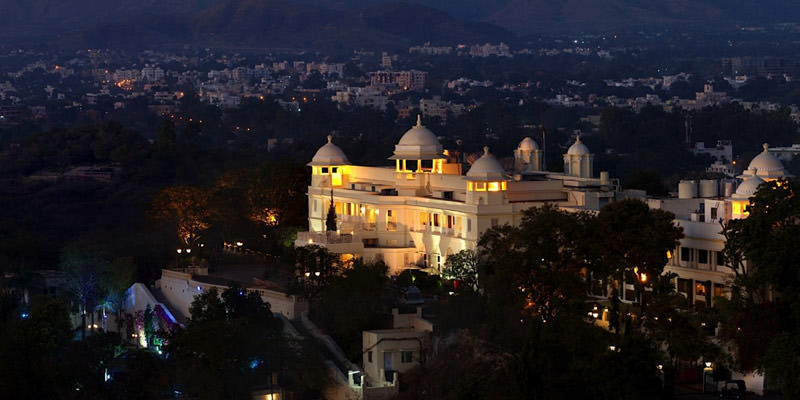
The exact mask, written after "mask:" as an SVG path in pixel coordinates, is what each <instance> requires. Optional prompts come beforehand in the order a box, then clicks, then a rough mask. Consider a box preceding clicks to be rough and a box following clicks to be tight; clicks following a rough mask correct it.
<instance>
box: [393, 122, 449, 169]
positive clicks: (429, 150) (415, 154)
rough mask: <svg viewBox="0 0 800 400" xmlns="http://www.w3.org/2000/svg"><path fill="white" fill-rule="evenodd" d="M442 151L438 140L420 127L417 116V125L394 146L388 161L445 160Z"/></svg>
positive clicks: (420, 123) (424, 128)
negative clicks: (392, 153)
mask: <svg viewBox="0 0 800 400" xmlns="http://www.w3.org/2000/svg"><path fill="white" fill-rule="evenodd" d="M442 151H443V149H442V144H441V143H439V139H438V138H436V135H434V134H433V132H431V131H430V130H429V129H428V128H426V127H425V126H424V125H422V121H421V118H420V116H419V115H417V124H416V125H414V126H413V127H412V128H411V129H409V130H407V131H406V133H404V134H403V136H402V137H401V138H400V141H399V142H397V144H396V145H395V146H394V155H393V156H392V157H389V159H390V160H397V159H407V160H433V159H439V158H445V157H444V155H442Z"/></svg>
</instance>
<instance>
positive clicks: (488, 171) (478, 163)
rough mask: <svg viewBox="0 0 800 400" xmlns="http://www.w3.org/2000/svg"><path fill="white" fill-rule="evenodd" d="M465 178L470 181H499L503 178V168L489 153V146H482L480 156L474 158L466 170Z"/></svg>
mask: <svg viewBox="0 0 800 400" xmlns="http://www.w3.org/2000/svg"><path fill="white" fill-rule="evenodd" d="M467 179H469V180H471V181H499V180H503V179H505V170H504V169H503V166H502V165H500V163H499V162H498V161H497V159H496V158H494V156H493V155H492V154H491V153H489V148H488V147H484V148H483V155H482V156H481V158H479V159H477V160H475V162H474V163H472V166H471V167H470V168H469V171H468V172H467Z"/></svg>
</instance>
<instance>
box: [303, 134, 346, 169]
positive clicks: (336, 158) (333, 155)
mask: <svg viewBox="0 0 800 400" xmlns="http://www.w3.org/2000/svg"><path fill="white" fill-rule="evenodd" d="M331 139H333V137H332V136H331V135H328V143H325V145H324V146H322V147H320V148H319V150H317V153H316V154H314V158H312V159H311V162H310V163H308V164H307V165H309V166H327V165H350V161H348V160H347V156H346V155H345V154H344V152H343V151H342V149H340V148H339V146H337V145H335V144H333V142H332V141H331Z"/></svg>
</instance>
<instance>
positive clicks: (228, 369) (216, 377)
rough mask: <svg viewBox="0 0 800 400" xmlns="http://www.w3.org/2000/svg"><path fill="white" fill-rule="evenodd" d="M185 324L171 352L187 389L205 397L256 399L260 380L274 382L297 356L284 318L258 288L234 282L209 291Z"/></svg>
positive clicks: (179, 381) (194, 305) (181, 383)
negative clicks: (277, 315)
mask: <svg viewBox="0 0 800 400" xmlns="http://www.w3.org/2000/svg"><path fill="white" fill-rule="evenodd" d="M190 312H191V314H192V317H191V319H190V321H189V322H188V324H187V325H186V328H185V329H179V330H178V331H177V332H176V333H175V335H174V336H173V337H172V338H170V340H169V345H168V346H167V352H168V353H169V356H170V359H171V360H172V361H173V362H174V367H175V368H176V370H175V371H176V373H177V374H176V375H177V376H176V382H177V384H178V385H179V387H180V388H181V390H182V391H184V393H187V394H188V395H190V396H191V397H194V398H199V399H218V398H234V399H245V398H250V396H251V394H250V392H251V390H252V388H253V386H254V385H257V384H263V383H265V382H272V374H273V373H277V372H280V371H281V370H282V369H283V368H284V366H286V365H288V360H290V359H291V356H290V347H288V346H287V343H286V340H285V338H284V337H283V335H282V333H281V326H282V324H281V321H280V320H279V319H277V318H275V317H274V316H273V315H272V311H271V310H270V305H269V303H265V302H263V301H262V300H261V297H260V296H259V295H258V294H257V293H255V292H248V291H247V290H245V289H243V288H241V287H235V286H234V287H231V288H229V289H226V290H225V291H224V292H222V293H221V294H220V293H219V292H217V291H216V290H215V289H212V290H209V291H206V292H204V293H202V294H200V295H199V296H197V298H196V299H195V301H194V302H192V305H191V308H190Z"/></svg>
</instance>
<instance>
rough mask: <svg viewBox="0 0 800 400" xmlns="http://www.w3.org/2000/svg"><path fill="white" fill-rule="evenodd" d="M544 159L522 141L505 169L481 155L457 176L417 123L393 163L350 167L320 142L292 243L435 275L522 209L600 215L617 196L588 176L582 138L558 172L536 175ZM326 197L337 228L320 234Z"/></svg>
mask: <svg viewBox="0 0 800 400" xmlns="http://www.w3.org/2000/svg"><path fill="white" fill-rule="evenodd" d="M542 159H543V157H542V151H541V150H540V149H539V147H538V145H537V144H536V142H534V141H533V140H532V139H531V138H527V137H526V138H525V139H524V140H522V142H521V143H520V144H519V146H518V148H517V149H516V150H515V151H514V168H513V171H506V170H505V169H504V168H503V167H502V165H501V164H500V162H499V161H498V160H497V159H495V157H494V156H493V155H492V154H491V153H490V152H489V149H488V148H484V151H483V155H482V156H481V157H480V158H479V159H477V160H476V161H475V162H474V163H473V164H472V166H471V167H470V169H469V171H467V173H466V175H465V174H463V173H462V170H461V163H460V162H455V161H452V160H451V159H450V158H449V157H448V154H447V152H446V151H444V149H443V148H442V145H441V143H439V140H438V139H437V137H436V135H434V134H433V132H431V131H430V130H428V129H427V128H426V127H424V126H423V125H422V124H421V122H420V120H419V118H418V119H417V124H416V125H415V126H414V127H412V128H411V129H409V130H408V131H407V132H406V133H405V134H404V135H403V136H402V137H401V138H400V141H399V142H398V143H397V145H395V148H394V154H393V155H392V156H391V157H389V160H392V161H393V164H394V165H393V166H392V165H391V164H390V165H389V166H386V167H367V166H357V165H351V164H350V162H349V161H348V159H347V156H346V155H345V154H344V152H342V150H341V149H340V148H339V147H338V146H336V145H335V144H334V143H332V142H331V137H328V143H326V144H325V145H324V146H322V147H321V148H320V149H319V150H318V151H317V153H316V154H315V155H314V158H313V159H312V160H311V162H310V163H309V164H308V165H309V166H311V168H312V178H311V185H310V186H309V187H308V210H309V213H308V225H309V231H308V232H301V233H299V234H298V237H297V241H296V243H295V244H296V245H297V246H303V245H307V244H317V245H320V246H324V247H327V248H328V249H329V250H330V251H331V252H334V253H339V254H342V255H344V256H345V257H361V258H363V259H365V260H383V261H384V262H386V264H387V265H388V266H389V268H390V272H391V273H399V272H400V271H402V270H403V269H405V268H408V267H415V266H421V267H427V268H431V269H433V270H434V271H439V270H440V269H441V267H442V266H443V265H444V261H445V259H446V258H447V256H448V255H450V254H455V253H457V252H459V251H461V250H464V249H474V248H475V247H476V246H477V242H478V239H479V237H480V235H481V234H482V233H483V232H485V231H486V230H487V229H488V228H490V227H492V226H497V225H502V224H506V223H509V224H512V225H513V224H517V223H518V222H519V220H520V218H521V216H522V211H523V210H525V209H527V208H530V207H534V206H537V205H542V204H544V203H553V204H556V205H558V206H559V207H562V208H565V209H573V210H599V209H600V208H601V207H602V206H603V205H605V204H607V203H609V202H612V201H614V200H615V199H616V198H618V197H619V196H620V195H621V192H619V185H618V184H617V182H616V181H613V180H611V179H609V177H608V173H606V172H601V173H600V178H594V177H593V172H594V171H593V159H594V155H593V154H591V153H590V152H589V149H588V148H587V147H586V145H584V144H583V143H581V141H580V138H578V139H577V140H576V141H575V143H574V144H573V145H572V146H571V147H570V148H569V150H568V151H567V154H565V155H564V171H565V172H564V173H554V172H547V171H544V170H543V168H542ZM331 200H332V201H333V203H334V207H335V209H336V215H337V223H338V225H337V230H336V231H335V232H333V231H329V232H326V226H325V220H326V216H327V212H328V208H329V206H330V203H331Z"/></svg>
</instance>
